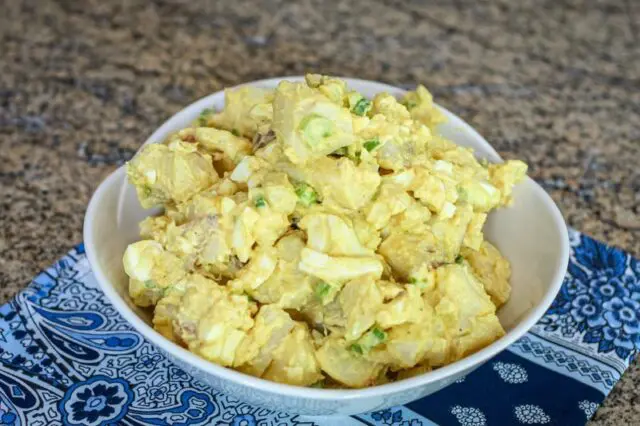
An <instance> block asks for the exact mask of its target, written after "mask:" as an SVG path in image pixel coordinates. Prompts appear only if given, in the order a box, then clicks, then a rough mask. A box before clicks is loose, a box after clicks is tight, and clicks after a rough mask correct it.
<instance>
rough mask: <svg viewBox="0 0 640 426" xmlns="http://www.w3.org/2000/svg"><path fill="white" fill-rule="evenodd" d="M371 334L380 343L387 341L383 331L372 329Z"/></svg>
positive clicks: (376, 328)
mask: <svg viewBox="0 0 640 426" xmlns="http://www.w3.org/2000/svg"><path fill="white" fill-rule="evenodd" d="M371 332H372V333H373V335H374V336H376V338H378V340H380V341H381V342H382V341H384V340H386V339H387V333H385V332H384V331H382V330H380V329H379V328H378V327H374V328H373V330H371Z"/></svg>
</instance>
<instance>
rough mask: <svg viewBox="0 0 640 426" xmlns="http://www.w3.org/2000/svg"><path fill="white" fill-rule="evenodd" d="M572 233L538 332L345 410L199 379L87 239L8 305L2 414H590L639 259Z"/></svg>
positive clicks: (298, 421) (515, 418)
mask: <svg viewBox="0 0 640 426" xmlns="http://www.w3.org/2000/svg"><path fill="white" fill-rule="evenodd" d="M570 238H571V246H572V254H571V262H570V265H569V271H568V275H567V278H566V280H565V282H564V286H563V287H562V290H561V292H560V294H559V295H558V297H557V298H556V300H555V301H554V303H553V305H552V306H551V308H550V309H549V311H548V312H547V313H546V315H545V316H544V317H543V318H542V320H540V322H539V323H538V324H537V325H536V326H535V327H534V328H533V330H531V332H529V333H528V334H526V335H525V336H524V337H523V338H522V339H520V340H518V341H517V342H516V343H515V344H513V345H512V346H511V347H509V348H508V350H506V351H504V352H503V353H501V354H500V355H498V356H496V357H495V358H494V359H492V360H490V361H489V362H487V363H486V364H485V365H484V366H482V367H480V368H479V369H478V370H476V371H475V372H473V373H471V374H469V375H468V376H467V377H465V378H463V379H460V380H458V382H457V383H455V384H453V385H451V386H449V387H448V388H445V389H444V390H442V391H440V392H438V393H436V394H433V395H431V396H428V397H426V398H424V399H421V400H419V401H415V402H413V403H410V404H407V405H406V406H402V407H394V408H391V409H386V410H382V411H377V412H373V413H368V414H363V415H359V416H352V417H342V418H335V417H334V418H307V417H301V416H295V415H288V414H286V413H278V412H275V411H270V410H267V409H263V408H256V407H253V406H250V405H248V404H246V403H243V402H242V401H239V400H237V399H235V398H233V397H231V396H228V395H223V394H221V393H219V392H217V391H215V390H213V389H211V388H209V387H207V386H205V385H202V384H200V383H198V382H197V381H195V380H194V379H192V378H191V377H190V376H189V375H188V374H186V373H185V372H184V371H182V370H181V369H179V368H178V367H176V366H174V365H172V364H171V362H169V361H168V360H167V359H165V358H164V356H162V355H161V354H159V353H158V351H157V350H156V349H155V348H154V347H153V346H152V345H151V344H150V343H149V342H146V341H145V340H144V339H143V338H142V336H140V335H139V334H137V333H136V332H135V331H134V330H133V329H132V328H131V327H130V326H129V325H127V323H126V322H125V321H124V320H123V319H122V318H120V316H119V315H118V313H117V312H116V311H115V310H114V308H113V307H112V306H111V305H110V304H109V302H108V301H107V299H106V298H105V296H104V294H103V293H102V292H101V291H100V290H99V288H98V286H97V283H96V282H95V279H94V277H93V275H92V273H91V269H90V267H89V264H88V262H87V259H86V257H85V255H84V248H83V246H82V245H79V246H78V247H76V248H75V249H74V250H72V251H71V252H70V253H69V254H68V255H66V256H65V257H64V258H63V259H61V260H60V261H58V262H57V263H56V264H55V265H53V266H52V267H50V268H49V269H47V270H46V271H45V272H43V273H42V274H40V275H39V276H38V277H36V278H35V279H34V280H33V282H32V284H31V285H30V286H29V287H28V288H27V289H25V290H24V291H23V292H21V293H20V294H19V295H18V296H17V297H16V298H15V299H14V300H13V301H12V302H10V303H8V304H6V305H4V306H2V307H0V425H29V426H54V425H62V424H63V425H74V426H75V425H83V426H85V425H86V426H107V425H109V426H113V425H130V426H141V425H176V426H177V425H183V426H187V425H236V426H239V425H246V426H251V425H321V426H322V425H342V424H344V425H363V424H364V425H406V426H418V425H433V424H440V425H463V426H482V425H511V424H525V425H535V424H548V425H582V424H584V423H585V422H586V421H587V420H588V419H589V418H590V417H591V416H592V415H593V413H594V412H595V410H596V408H597V407H598V404H600V402H602V400H603V399H604V397H605V396H606V395H607V394H608V393H609V391H610V390H611V388H612V387H613V385H614V384H615V383H616V381H617V380H618V379H619V378H620V376H621V375H622V373H623V372H624V370H625V369H626V368H627V366H628V365H629V362H630V361H631V360H632V359H633V358H634V357H635V356H636V354H637V353H638V351H639V349H640V261H638V260H636V259H634V258H632V257H631V256H628V255H626V254H625V253H623V252H621V251H619V250H617V249H612V248H609V247H607V246H605V245H603V244H601V243H598V242H596V241H594V240H592V239H591V238H589V237H586V236H584V235H581V234H580V233H578V232H575V231H572V232H571V234H570ZM489 396H492V397H489Z"/></svg>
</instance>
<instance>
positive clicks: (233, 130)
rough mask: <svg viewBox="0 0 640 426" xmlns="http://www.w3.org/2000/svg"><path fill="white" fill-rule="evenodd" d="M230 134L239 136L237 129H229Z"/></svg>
mask: <svg viewBox="0 0 640 426" xmlns="http://www.w3.org/2000/svg"><path fill="white" fill-rule="evenodd" d="M231 134H232V135H233V136H240V132H239V131H238V129H231Z"/></svg>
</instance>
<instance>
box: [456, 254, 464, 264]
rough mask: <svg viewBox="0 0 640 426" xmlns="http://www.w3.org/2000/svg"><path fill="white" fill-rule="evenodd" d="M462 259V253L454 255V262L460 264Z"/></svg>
mask: <svg viewBox="0 0 640 426" xmlns="http://www.w3.org/2000/svg"><path fill="white" fill-rule="evenodd" d="M463 261H464V257H462V255H461V254H459V255H458V256H457V257H456V263H457V264H458V265H461V264H462V262H463Z"/></svg>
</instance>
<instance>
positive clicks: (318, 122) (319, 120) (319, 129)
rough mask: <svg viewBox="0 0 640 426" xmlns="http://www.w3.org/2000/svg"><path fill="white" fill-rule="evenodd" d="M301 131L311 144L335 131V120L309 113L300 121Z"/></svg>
mask: <svg viewBox="0 0 640 426" xmlns="http://www.w3.org/2000/svg"><path fill="white" fill-rule="evenodd" d="M299 128H300V131H301V132H302V133H303V134H304V139H305V142H306V143H307V144H309V145H313V144H316V143H318V142H321V140H322V139H324V138H328V137H329V136H331V134H332V133H333V122H332V121H331V120H329V119H328V118H326V117H323V116H321V115H320V114H309V115H307V116H306V117H304V118H303V119H302V121H301V122H300V127H299Z"/></svg>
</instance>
